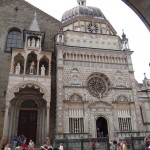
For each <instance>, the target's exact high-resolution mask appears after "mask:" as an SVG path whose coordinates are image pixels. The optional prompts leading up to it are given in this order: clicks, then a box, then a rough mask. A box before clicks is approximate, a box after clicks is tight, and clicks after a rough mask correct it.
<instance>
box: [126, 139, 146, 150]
mask: <svg viewBox="0 0 150 150" xmlns="http://www.w3.org/2000/svg"><path fill="white" fill-rule="evenodd" d="M144 138H145V137H133V136H131V137H125V141H126V143H127V150H145V143H144Z"/></svg>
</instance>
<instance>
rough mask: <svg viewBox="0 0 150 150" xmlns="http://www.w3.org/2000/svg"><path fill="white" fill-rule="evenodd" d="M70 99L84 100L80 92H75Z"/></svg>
mask: <svg viewBox="0 0 150 150" xmlns="http://www.w3.org/2000/svg"><path fill="white" fill-rule="evenodd" d="M69 100H70V101H82V97H81V96H80V95H79V94H76V93H74V94H73V95H71V96H70V98H69Z"/></svg>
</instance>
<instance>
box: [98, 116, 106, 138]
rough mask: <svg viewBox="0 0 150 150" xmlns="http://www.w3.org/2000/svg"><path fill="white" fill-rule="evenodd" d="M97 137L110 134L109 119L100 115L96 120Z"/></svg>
mask: <svg viewBox="0 0 150 150" xmlns="http://www.w3.org/2000/svg"><path fill="white" fill-rule="evenodd" d="M96 129H97V137H107V136H108V125H107V120H106V119H105V118H104V117H99V118H98V119H97V120H96Z"/></svg>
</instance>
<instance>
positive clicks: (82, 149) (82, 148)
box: [81, 139, 84, 150]
mask: <svg viewBox="0 0 150 150" xmlns="http://www.w3.org/2000/svg"><path fill="white" fill-rule="evenodd" d="M81 150H84V147H83V139H81Z"/></svg>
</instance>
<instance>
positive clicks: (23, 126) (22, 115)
mask: <svg viewBox="0 0 150 150" xmlns="http://www.w3.org/2000/svg"><path fill="white" fill-rule="evenodd" d="M36 132H37V110H20V112H19V124H18V135H22V134H23V135H24V136H25V137H26V138H27V143H28V142H29V140H30V139H32V140H33V141H34V142H36Z"/></svg>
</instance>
